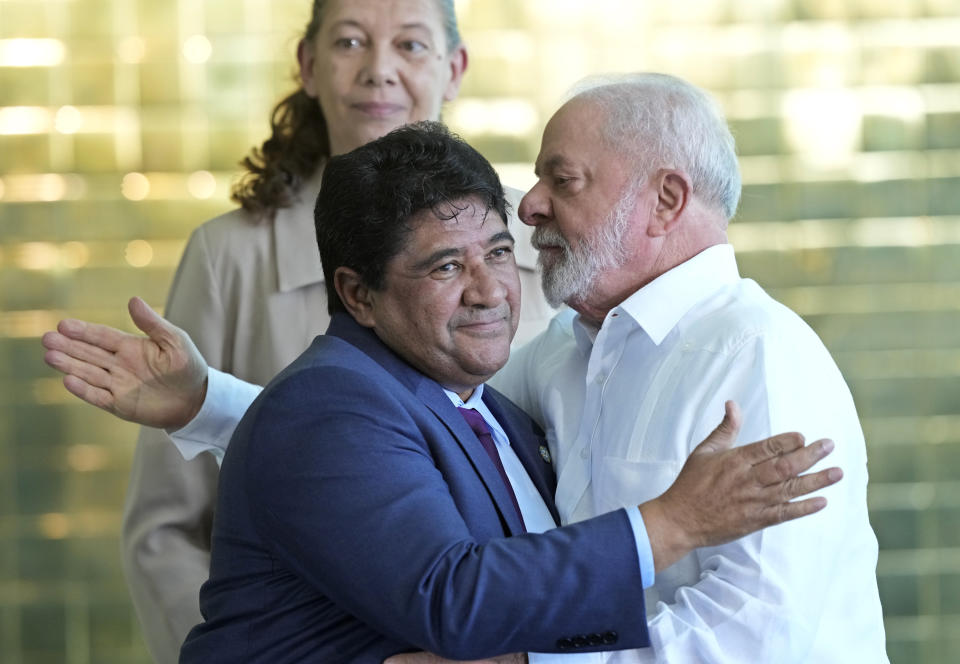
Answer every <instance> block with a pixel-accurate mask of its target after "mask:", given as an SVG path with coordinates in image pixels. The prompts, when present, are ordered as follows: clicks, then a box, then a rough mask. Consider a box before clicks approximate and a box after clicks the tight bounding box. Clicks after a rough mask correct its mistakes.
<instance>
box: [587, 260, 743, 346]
mask: <svg viewBox="0 0 960 664" xmlns="http://www.w3.org/2000/svg"><path fill="white" fill-rule="evenodd" d="M739 279H740V273H739V271H738V270H737V259H736V257H735V256H734V253H733V247H732V246H731V245H729V244H718V245H714V246H712V247H709V248H707V249H705V250H703V251H701V252H700V253H699V254H697V255H696V256H694V257H693V258H691V259H689V260H687V261H684V262H683V263H681V264H680V265H678V266H676V267H675V268H673V269H671V270H667V271H666V272H664V273H663V274H661V275H660V276H659V277H657V278H656V279H654V280H653V281H651V282H650V283H649V284H647V285H646V286H644V287H643V288H641V289H640V290H638V291H637V292H636V293H634V294H633V295H631V296H630V297H628V298H627V299H626V300H624V301H623V302H621V303H620V305H619V306H617V307H614V308H613V309H611V310H610V313H608V314H607V318H606V320H604V325H607V322H608V321H609V320H610V319H611V318H617V317H619V316H620V315H621V313H623V314H626V315H628V316H630V317H631V318H632V319H633V320H634V321H636V323H637V324H638V325H639V326H640V327H641V328H642V329H643V331H644V332H646V333H647V336H649V337H650V340H651V341H653V343H655V344H657V345H659V344H660V343H661V342H662V341H663V340H664V339H665V338H666V336H667V335H668V334H669V333H670V331H671V330H672V329H673V328H674V327H676V325H677V323H679V322H680V319H681V318H683V317H684V316H685V315H686V313H687V312H688V311H690V309H692V308H693V307H694V306H695V305H696V304H697V303H698V302H701V301H703V300H704V299H706V298H707V297H709V296H710V295H712V294H713V293H715V292H717V291H718V290H720V289H721V288H723V287H725V286H727V285H729V284H731V283H735V282H736V281H738V280H739ZM576 321H577V323H578V324H577V325H575V326H574V334H575V336H576V339H577V344H578V345H579V346H580V347H581V348H585V349H589V347H591V346H592V345H593V342H594V341H595V340H596V338H597V334H598V333H599V332H600V328H598V327H596V326H594V325H593V324H591V323H590V322H589V321H587V320H584V319H583V317H582V316H577V319H576Z"/></svg>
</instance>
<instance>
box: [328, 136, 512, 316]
mask: <svg viewBox="0 0 960 664" xmlns="http://www.w3.org/2000/svg"><path fill="white" fill-rule="evenodd" d="M474 205H479V206H482V208H483V209H484V210H485V211H486V213H487V214H489V215H496V216H497V217H498V218H499V219H500V221H501V222H502V223H503V224H504V225H506V223H507V222H506V219H507V202H506V199H505V198H504V195H503V187H502V186H501V184H500V178H499V177H498V176H497V173H496V171H495V170H493V166H491V165H490V162H488V161H487V160H486V159H484V158H483V156H482V155H481V154H480V153H479V152H477V151H476V150H474V149H473V148H472V147H470V146H469V145H467V143H465V142H464V141H463V139H461V138H459V137H457V136H454V135H453V134H451V133H450V131H449V130H448V129H447V128H446V127H445V126H444V125H442V124H441V123H439V122H417V123H414V124H410V125H407V126H405V127H400V128H399V129H394V130H393V131H391V132H390V133H389V134H387V135H386V136H383V137H381V138H378V139H376V140H374V141H371V142H369V143H367V144H366V145H363V146H360V147H359V148H357V149H356V150H353V151H352V152H348V153H346V154H341V155H337V156H336V157H331V158H330V161H329V162H328V163H327V166H326V169H325V170H324V173H323V183H322V184H321V186H320V195H319V196H318V197H317V205H316V209H315V210H314V222H315V226H316V230H317V245H318V246H319V249H320V262H321V263H322V264H323V275H324V278H325V281H326V286H327V309H328V310H329V312H330V313H331V314H334V313H336V312H338V311H341V312H342V311H346V309H345V307H344V306H343V303H342V302H341V301H340V297H339V296H338V295H337V291H336V288H335V285H334V278H333V276H334V273H335V272H336V270H337V268H339V267H348V268H350V269H352V270H353V271H354V272H356V273H357V274H358V275H359V276H360V280H361V281H362V282H363V284H364V285H366V286H367V287H368V288H370V289H372V290H375V291H379V290H383V288H384V286H385V275H386V268H387V263H389V262H390V259H392V258H393V257H394V256H396V255H397V254H398V253H399V252H400V251H401V249H402V247H403V243H404V240H405V239H406V237H407V235H408V234H409V233H410V232H411V231H412V226H411V224H412V222H413V221H414V219H415V218H416V217H417V215H418V214H419V213H421V212H423V211H425V210H428V211H430V212H432V213H433V215H434V216H436V217H437V218H438V219H454V218H456V216H457V215H458V214H459V213H460V212H462V211H463V210H465V209H466V208H467V207H469V206H474Z"/></svg>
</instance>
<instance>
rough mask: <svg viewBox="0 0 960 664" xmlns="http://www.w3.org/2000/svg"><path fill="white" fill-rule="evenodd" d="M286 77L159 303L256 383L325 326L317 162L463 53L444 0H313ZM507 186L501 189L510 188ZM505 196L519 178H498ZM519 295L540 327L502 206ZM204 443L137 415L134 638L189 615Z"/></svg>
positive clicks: (194, 606)
mask: <svg viewBox="0 0 960 664" xmlns="http://www.w3.org/2000/svg"><path fill="white" fill-rule="evenodd" d="M297 60H298V63H299V71H300V87H299V89H298V90H297V91H296V92H294V93H293V94H291V95H290V96H288V97H286V98H285V99H283V100H282V101H281V102H280V103H279V104H278V105H277V106H276V108H275V109H274V112H273V115H272V118H271V127H272V135H271V136H270V138H269V139H267V140H266V141H265V142H264V143H263V145H262V146H261V147H260V148H255V149H254V150H253V151H252V152H251V153H250V155H249V156H248V157H247V158H246V159H244V161H243V165H244V167H245V168H246V173H245V174H244V175H243V177H242V178H241V180H240V181H239V182H238V184H237V185H236V187H235V188H234V191H233V200H234V201H236V202H237V203H238V204H239V205H240V208H239V209H236V210H234V211H232V212H229V213H227V214H225V215H222V216H220V217H217V218H215V219H212V220H210V221H208V222H206V223H205V224H203V225H202V226H200V227H199V228H197V229H196V230H195V231H194V233H193V235H192V237H191V238H190V241H189V243H188V244H187V248H186V250H185V252H184V255H183V258H182V259H181V262H180V265H179V267H178V269H177V273H176V276H175V278H174V281H173V286H172V287H171V290H170V295H169V299H168V302H167V307H166V316H167V318H169V320H170V321H171V322H173V323H174V324H176V325H178V326H179V327H181V328H183V329H184V330H186V331H187V332H188V333H189V334H190V336H191V337H192V338H193V340H194V342H195V343H196V345H197V347H198V348H199V349H200V351H201V353H202V354H203V356H204V358H206V360H207V362H208V363H209V365H210V366H212V367H214V368H217V369H220V370H222V371H227V372H229V373H232V374H234V375H236V376H238V377H239V378H242V379H244V380H247V381H250V382H255V383H259V384H264V383H266V382H267V381H269V380H270V379H271V378H272V377H273V376H274V375H275V374H276V373H278V372H279V371H280V369H282V368H283V367H284V366H285V365H287V364H288V363H289V362H290V361H292V360H293V359H294V358H295V357H296V356H297V355H299V354H300V353H301V352H302V351H303V350H304V349H305V348H306V347H307V346H308V345H309V343H310V341H311V340H312V339H313V337H314V336H315V335H317V334H321V333H322V332H323V331H324V330H325V329H326V326H327V323H328V316H327V302H326V293H325V290H324V285H323V273H322V271H321V267H320V259H319V255H318V252H317V247H316V240H315V237H314V229H313V204H314V200H315V198H316V194H317V191H318V189H319V183H320V178H321V176H322V171H323V164H324V161H325V160H326V158H327V157H328V156H330V155H336V154H340V153H344V152H348V151H350V150H352V149H353V148H355V147H358V146H360V145H362V144H363V143H366V142H367V141H369V140H372V139H374V138H377V137H379V136H381V135H383V134H385V133H387V132H388V131H390V130H391V129H394V128H396V127H398V126H400V125H402V124H405V123H408V122H413V121H418V120H427V119H437V118H438V117H439V115H440V109H441V106H442V104H443V102H444V101H449V100H451V99H453V98H454V97H455V96H456V94H457V91H458V89H459V86H460V81H461V78H462V76H463V73H464V71H465V69H466V67H467V52H466V49H465V48H464V46H463V44H462V43H461V41H460V36H459V33H458V30H457V21H456V16H455V14H454V10H453V1H452V0H390V1H389V2H384V1H382V0H314V1H313V3H312V11H311V18H310V22H309V24H308V25H307V28H306V31H305V34H304V37H303V39H302V40H301V41H300V43H299V46H298V48H297ZM511 194H512V195H511ZM508 197H510V198H512V199H513V201H512V202H513V203H514V204H516V202H517V201H518V200H519V192H515V191H514V192H509V191H508ZM512 230H513V233H514V234H515V235H517V236H518V240H519V241H518V243H517V263H518V265H519V266H520V272H521V278H522V279H523V291H524V295H525V298H524V304H523V309H522V311H523V318H522V320H521V330H520V332H519V334H518V338H522V337H529V336H531V333H535V332H536V331H539V329H542V328H543V327H545V323H546V321H547V319H548V318H549V316H550V315H551V314H552V311H551V310H550V309H549V307H548V306H547V305H546V303H545V302H544V301H543V300H542V296H541V294H540V288H539V284H538V282H537V277H536V275H535V272H534V269H533V268H534V264H535V262H534V258H533V256H532V250H531V249H530V248H529V242H527V241H526V234H525V233H526V227H525V226H523V225H522V224H519V223H517V222H516V220H514V221H513V222H512ZM217 468H218V467H217V464H216V462H215V460H214V459H213V458H212V457H211V456H210V455H204V454H202V455H200V456H199V457H197V458H196V459H193V460H191V461H185V460H184V459H183V458H182V457H181V456H180V454H179V453H178V452H177V450H176V448H174V446H173V445H172V444H171V443H170V442H169V439H168V437H167V435H166V434H165V433H164V432H163V431H161V430H158V429H150V428H146V427H145V428H143V429H142V430H141V433H140V437H139V441H138V443H137V450H136V455H135V457H134V462H133V469H132V473H131V477H130V485H129V489H128V494H127V500H126V505H125V509H124V520H123V561H124V569H125V572H126V576H127V582H128V584H129V586H130V591H131V594H132V596H133V600H134V604H135V606H136V609H137V613H138V616H139V618H140V622H141V624H142V625H143V629H144V634H145V636H146V640H147V644H148V646H149V649H150V652H151V654H152V655H153V657H154V658H155V659H156V661H157V662H160V663H161V664H167V663H172V662H175V661H176V660H177V656H178V652H179V649H180V644H181V643H182V641H183V639H184V637H185V636H186V634H187V632H188V631H189V630H190V628H191V627H192V626H193V625H194V624H196V623H198V622H199V621H200V620H201V617H200V611H199V607H198V599H197V596H198V591H199V589H200V585H201V584H202V583H203V582H204V581H205V580H206V578H207V570H208V566H209V560H210V527H211V521H212V517H213V509H214V504H215V499H216V491H217Z"/></svg>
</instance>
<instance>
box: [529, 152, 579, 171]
mask: <svg viewBox="0 0 960 664" xmlns="http://www.w3.org/2000/svg"><path fill="white" fill-rule="evenodd" d="M569 163H570V160H569V159H567V158H566V157H564V156H563V155H561V154H555V155H552V156H550V157H548V158H547V159H545V160H543V161H542V162H537V163H536V164H534V166H533V174H534V175H536V176H537V177H540V175H541V174H542V173H544V172H548V173H549V172H551V171H555V170H557V169H558V168H560V167H561V166H566V165H567V164H569Z"/></svg>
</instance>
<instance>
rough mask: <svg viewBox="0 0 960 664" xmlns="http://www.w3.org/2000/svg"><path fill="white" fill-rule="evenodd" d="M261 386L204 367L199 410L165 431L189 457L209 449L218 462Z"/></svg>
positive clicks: (186, 456)
mask: <svg viewBox="0 0 960 664" xmlns="http://www.w3.org/2000/svg"><path fill="white" fill-rule="evenodd" d="M261 389H263V388H261V387H260V386H259V385H253V384H251V383H247V382H245V381H242V380H240V379H239V378H237V377H235V376H231V375H230V374H227V373H224V372H222V371H217V370H216V369H213V368H208V369H207V396H206V398H205V399H204V401H203V405H202V406H201V407H200V412H198V413H197V414H196V416H194V418H193V419H192V420H190V421H189V422H187V424H185V425H184V426H183V427H181V428H179V429H175V430H173V431H168V432H167V433H169V434H170V438H171V440H173V444H174V445H175V446H176V448H177V450H178V451H179V452H180V455H181V456H183V458H184V459H186V460H187V461H189V460H190V459H193V458H194V457H195V456H197V455H198V454H200V453H201V452H209V453H211V454H212V455H213V456H214V457H216V459H217V463H218V464H219V463H220V462H221V461H222V460H223V455H224V454H225V453H226V451H227V446H228V445H229V444H230V438H231V436H233V430H234V429H236V428H237V424H239V423H240V418H241V417H243V414H244V413H245V412H246V410H247V407H248V406H249V405H250V403H251V402H252V401H253V400H254V399H255V398H256V397H257V395H258V394H259V393H260V390H261Z"/></svg>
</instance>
